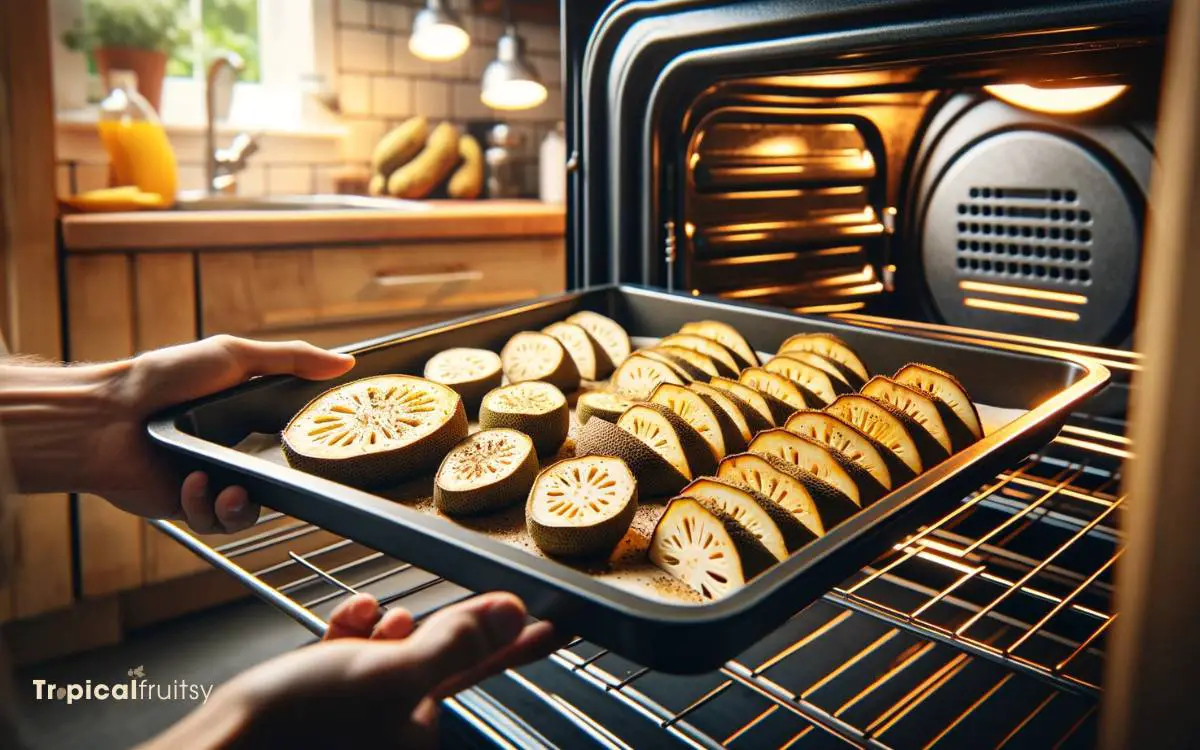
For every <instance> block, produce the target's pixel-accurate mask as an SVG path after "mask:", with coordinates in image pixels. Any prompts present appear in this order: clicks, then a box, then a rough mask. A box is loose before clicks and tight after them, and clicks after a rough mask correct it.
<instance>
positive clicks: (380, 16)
mask: <svg viewBox="0 0 1200 750" xmlns="http://www.w3.org/2000/svg"><path fill="white" fill-rule="evenodd" d="M413 13H414V11H413V9H412V8H410V7H408V6H405V5H400V4H399V3H396V2H383V1H382V0H374V2H372V3H371V25H372V26H374V27H375V28H377V29H388V30H389V31H408V30H409V29H411V28H412V19H413Z"/></svg>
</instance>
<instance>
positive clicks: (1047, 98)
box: [983, 83, 1129, 115]
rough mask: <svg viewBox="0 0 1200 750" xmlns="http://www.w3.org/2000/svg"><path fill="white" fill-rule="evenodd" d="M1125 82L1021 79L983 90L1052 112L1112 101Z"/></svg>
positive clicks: (1085, 109)
mask: <svg viewBox="0 0 1200 750" xmlns="http://www.w3.org/2000/svg"><path fill="white" fill-rule="evenodd" d="M1128 88H1129V87H1128V86H1125V85H1114V86H1081V87H1078V88H1038V87H1037V86H1030V85H1028V84H1025V83H1004V84H996V85H994V86H984V87H983V90H984V91H986V92H988V93H989V94H991V95H992V96H994V97H996V98H997V99H1000V100H1001V101H1005V102H1008V103H1009V104H1011V105H1013V106H1015V107H1021V108H1022V109H1030V110H1033V111H1034V112H1044V113H1046V114H1052V115H1071V114H1078V113H1080V112H1091V111H1092V110H1094V109H1100V108H1101V107H1103V106H1104V105H1106V104H1108V103H1110V102H1112V101H1113V100H1114V99H1116V98H1117V97H1118V96H1120V95H1121V94H1124V93H1125V90H1126V89H1128Z"/></svg>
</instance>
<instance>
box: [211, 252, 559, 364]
mask: <svg viewBox="0 0 1200 750" xmlns="http://www.w3.org/2000/svg"><path fill="white" fill-rule="evenodd" d="M200 274H201V278H200V286H201V298H202V305H201V307H202V313H203V328H204V333H205V335H209V334H213V333H235V334H240V335H243V336H256V337H261V338H283V337H291V338H297V337H302V336H296V335H292V333H293V332H296V331H305V332H307V330H308V329H318V328H319V329H323V330H324V329H329V328H331V327H333V328H336V327H340V326H343V325H344V326H346V328H347V330H348V331H349V330H361V329H362V328H364V327H366V326H367V325H368V324H372V323H381V324H387V325H390V326H391V327H392V328H393V329H399V328H407V327H412V326H415V325H420V324H422V323H424V322H429V321H431V320H437V319H445V318H450V317H454V316H456V315H461V314H465V313H469V312H473V311H475V310H482V309H486V308H490V307H496V306H500V305H507V304H512V303H514V302H520V301H521V300H525V299H530V298H532V297H537V296H540V295H544V294H551V293H554V292H557V291H561V290H562V289H563V284H564V280H565V276H566V260H565V257H564V250H563V241H562V239H560V238H549V239H536V240H513V241H499V242H490V243H486V244H485V243H470V244H466V243H461V242H460V243H452V244H420V245H410V246H391V247H379V248H329V249H315V250H279V251H259V252H247V253H219V254H218V253H213V254H210V255H204V256H202V257H201V260H200ZM385 327H386V326H385ZM314 333H315V331H314ZM334 335H335V336H336V334H334ZM321 338H322V339H326V338H327V337H326V336H325V335H321ZM322 343H328V341H325V340H323V341H322Z"/></svg>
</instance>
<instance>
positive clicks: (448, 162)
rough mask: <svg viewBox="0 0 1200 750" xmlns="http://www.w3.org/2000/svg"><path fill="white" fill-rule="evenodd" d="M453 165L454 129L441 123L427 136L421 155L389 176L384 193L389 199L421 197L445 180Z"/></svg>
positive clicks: (454, 155) (454, 148) (456, 151)
mask: <svg viewBox="0 0 1200 750" xmlns="http://www.w3.org/2000/svg"><path fill="white" fill-rule="evenodd" d="M457 163H458V128H456V127H454V126H453V125H451V124H450V123H448V122H443V123H441V124H440V125H438V126H437V127H436V128H434V129H433V132H432V133H430V134H429V140H428V141H426V142H425V148H424V149H422V150H421V153H419V154H417V155H416V156H415V157H414V158H413V160H412V161H410V162H408V163H407V164H405V165H404V166H402V167H400V168H399V169H397V170H396V171H394V172H392V173H391V176H390V177H388V185H387V188H388V194H389V195H391V196H392V197H393V198H424V197H425V196H427V195H429V194H430V193H431V192H433V189H434V188H435V187H437V186H438V185H440V184H441V182H442V180H445V179H446V176H447V175H449V174H450V170H452V169H454V165H455V164H457ZM379 171H383V170H379Z"/></svg>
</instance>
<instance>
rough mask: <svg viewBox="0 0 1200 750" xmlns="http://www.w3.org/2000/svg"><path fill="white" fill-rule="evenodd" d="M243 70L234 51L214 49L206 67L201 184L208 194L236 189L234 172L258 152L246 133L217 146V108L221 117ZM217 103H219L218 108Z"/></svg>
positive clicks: (242, 64) (229, 191) (244, 166)
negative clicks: (219, 146) (219, 98)
mask: <svg viewBox="0 0 1200 750" xmlns="http://www.w3.org/2000/svg"><path fill="white" fill-rule="evenodd" d="M245 69H246V63H245V62H244V61H243V60H242V58H241V56H240V55H238V54H236V53H234V52H218V53H217V55H216V57H215V58H214V59H213V61H212V62H211V63H209V66H208V75H207V76H206V78H205V87H204V104H205V118H206V125H205V142H204V143H205V149H204V152H205V155H206V158H205V171H204V185H205V189H206V190H207V191H208V193H209V195H216V194H218V193H234V192H237V174H238V172H241V171H242V170H243V169H245V168H246V162H247V161H249V159H250V156H251V155H253V154H254V152H256V151H258V139H257V138H255V137H254V136H252V135H249V134H247V133H238V134H237V135H236V136H234V138H233V141H232V142H231V143H230V144H229V147H228V148H217V127H216V121H217V109H218V108H220V109H221V110H222V111H221V117H225V116H227V115H228V113H229V104H230V102H231V101H232V99H233V82H234V80H235V78H236V76H237V74H238V73H241V72H242V71H243V70H245ZM218 85H222V86H223V87H224V89H223V90H222V91H221V92H220V93H221V95H222V96H221V101H220V102H218V100H217V95H218V91H217V86H218ZM218 105H220V106H219V107H218Z"/></svg>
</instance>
